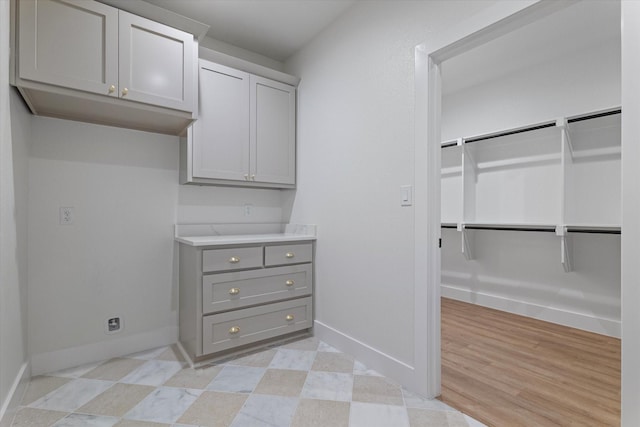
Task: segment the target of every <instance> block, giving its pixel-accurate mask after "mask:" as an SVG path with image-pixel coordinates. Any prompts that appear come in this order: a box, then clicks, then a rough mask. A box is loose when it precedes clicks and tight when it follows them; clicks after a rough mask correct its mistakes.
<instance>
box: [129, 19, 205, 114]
mask: <svg viewBox="0 0 640 427" xmlns="http://www.w3.org/2000/svg"><path fill="white" fill-rule="evenodd" d="M119 24H120V25H119V28H120V37H119V58H120V60H119V64H120V67H119V68H120V72H119V74H118V76H119V80H118V82H119V86H120V96H121V97H123V98H126V99H130V100H132V101H139V102H145V103H147V104H153V105H160V106H163V107H167V108H173V109H176V110H182V111H193V96H194V93H193V80H192V79H193V75H194V74H193V67H194V66H195V64H194V60H193V36H192V35H191V34H187V33H185V32H184V31H180V30H176V29H174V28H170V27H167V26H166V25H162V24H159V23H157V22H153V21H150V20H148V19H145V18H141V17H139V16H136V15H132V14H130V13H127V12H123V11H120V20H119Z"/></svg>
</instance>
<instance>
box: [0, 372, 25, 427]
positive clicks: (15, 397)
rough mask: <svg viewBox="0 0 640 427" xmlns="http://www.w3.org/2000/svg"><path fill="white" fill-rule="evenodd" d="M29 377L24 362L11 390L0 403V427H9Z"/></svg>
mask: <svg viewBox="0 0 640 427" xmlns="http://www.w3.org/2000/svg"><path fill="white" fill-rule="evenodd" d="M30 377H31V375H30V369H29V362H25V363H23V364H22V366H21V367H20V370H19V371H18V374H17V375H16V378H15V380H14V381H13V384H12V385H11V389H10V390H9V393H8V394H7V398H6V400H5V401H4V402H2V407H0V427H9V426H11V423H12V421H13V416H14V415H15V411H16V409H17V408H18V406H20V402H21V401H22V396H23V395H24V392H25V390H26V389H27V384H28V383H29V378H30Z"/></svg>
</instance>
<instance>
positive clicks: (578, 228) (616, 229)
mask: <svg viewBox="0 0 640 427" xmlns="http://www.w3.org/2000/svg"><path fill="white" fill-rule="evenodd" d="M460 226H464V227H465V228H466V229H467V230H502V231H541V232H551V233H555V232H556V227H566V229H567V232H568V233H593V234H620V233H621V227H620V225H616V224H564V225H557V224H524V223H521V224H516V223H493V222H484V223H481V222H462V223H460ZM441 227H442V228H453V229H457V228H458V223H455V222H442V223H441Z"/></svg>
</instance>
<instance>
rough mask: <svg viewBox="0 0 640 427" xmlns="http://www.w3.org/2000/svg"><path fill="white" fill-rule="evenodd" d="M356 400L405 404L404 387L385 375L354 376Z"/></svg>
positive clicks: (354, 397)
mask: <svg viewBox="0 0 640 427" xmlns="http://www.w3.org/2000/svg"><path fill="white" fill-rule="evenodd" d="M352 400H353V401H354V402H367V403H382V404H385V405H404V400H403V398H402V389H401V388H400V386H398V385H397V384H394V383H392V382H391V381H389V380H387V379H386V378H384V377H371V376H363V375H354V376H353V394H352Z"/></svg>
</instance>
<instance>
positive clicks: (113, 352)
mask: <svg viewBox="0 0 640 427" xmlns="http://www.w3.org/2000/svg"><path fill="white" fill-rule="evenodd" d="M177 341H178V326H167V327H164V328H160V329H156V330H154V331H150V332H144V333H141V334H136V335H130V336H127V337H122V338H115V339H106V340H104V341H100V342H97V343H94V344H87V345H82V346H78V347H72V348H66V349H63V350H56V351H50V352H48V353H40V354H34V355H32V356H31V371H32V375H34V376H35V375H42V374H46V373H50V372H55V371H59V370H61V369H68V368H73V367H75V366H81V365H85V364H87V363H94V362H99V361H101V360H107V359H111V358H112V357H120V356H125V355H127V354H132V353H137V352H140V351H144V350H148V349H152V348H156V347H162V346H167V345H171V344H174V343H176V342H177Z"/></svg>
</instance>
